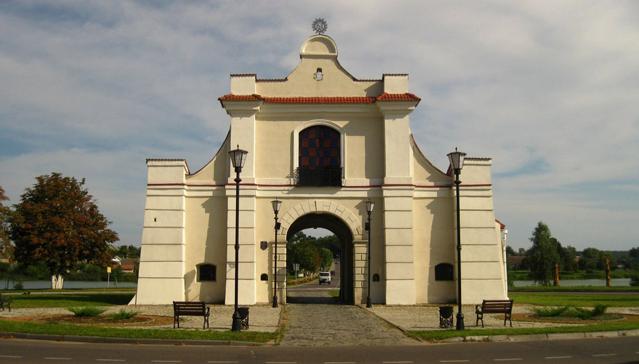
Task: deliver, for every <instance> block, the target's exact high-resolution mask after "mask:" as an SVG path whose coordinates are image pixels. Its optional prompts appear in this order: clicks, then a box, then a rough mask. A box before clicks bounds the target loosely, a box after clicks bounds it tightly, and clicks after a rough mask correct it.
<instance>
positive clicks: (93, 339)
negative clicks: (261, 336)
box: [0, 332, 272, 346]
mask: <svg viewBox="0 0 639 364" xmlns="http://www.w3.org/2000/svg"><path fill="white" fill-rule="evenodd" d="M0 338H2V339H27V340H49V341H68V342H84V343H108V344H145V345H198V346H211V345H226V346H269V345H272V344H270V343H257V342H252V341H232V340H174V339H135V338H123V337H99V336H79V335H45V334H28V333H21V332H2V333H0Z"/></svg>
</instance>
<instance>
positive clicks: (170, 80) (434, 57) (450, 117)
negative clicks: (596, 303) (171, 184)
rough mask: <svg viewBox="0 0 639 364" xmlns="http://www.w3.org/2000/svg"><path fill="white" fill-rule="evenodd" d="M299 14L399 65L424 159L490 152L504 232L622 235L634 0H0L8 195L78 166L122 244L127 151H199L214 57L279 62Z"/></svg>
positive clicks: (635, 106)
mask: <svg viewBox="0 0 639 364" xmlns="http://www.w3.org/2000/svg"><path fill="white" fill-rule="evenodd" d="M318 17H323V18H325V19H326V20H327V22H328V31H327V32H326V34H327V35H329V36H331V37H332V38H333V39H334V40H335V41H336V43H337V46H338V51H339V61H340V63H341V64H342V65H343V66H344V68H346V69H347V70H348V71H349V72H350V73H352V74H353V75H354V76H355V77H357V78H380V77H381V75H382V74H383V73H409V74H410V76H409V77H410V85H409V87H410V90H411V92H413V93H415V94H416V95H418V96H420V97H421V98H422V101H421V103H420V104H419V106H418V108H417V110H416V111H415V112H413V114H412V115H411V128H412V130H413V133H414V136H415V138H416V140H417V142H418V144H419V145H420V147H421V149H422V151H423V152H424V153H425V154H426V156H427V157H428V158H429V159H430V160H431V161H433V163H434V164H435V165H436V166H438V167H439V168H440V169H446V167H447V165H448V164H447V163H448V162H447V159H446V154H447V153H449V152H450V151H452V150H453V149H454V147H459V149H460V150H462V151H464V152H466V153H468V155H469V156H474V157H492V158H493V190H494V203H495V213H496V216H497V218H499V219H500V220H501V221H502V222H504V223H505V224H506V225H507V226H508V231H509V244H510V245H512V246H513V247H514V248H520V247H524V248H527V247H529V246H530V241H529V237H530V235H531V233H532V230H533V229H534V227H535V226H536V224H537V222H539V221H543V222H545V223H546V224H548V225H549V227H550V229H551V232H552V234H553V236H555V237H556V238H557V239H559V241H560V242H562V244H564V245H572V246H575V247H577V248H578V249H583V248H585V247H597V248H600V249H606V250H625V249H629V248H631V247H636V246H639V234H638V233H637V231H638V230H637V226H638V225H639V224H638V223H639V71H638V70H639V2H637V1H587V0H580V1H554V0H553V1H550V0H549V1H540V0H537V1H449V0H446V1H443V0H442V1H387V0H386V1H348V2H344V1H255V2H248V1H215V2H200V1H80V0H78V1H75V0H55V1H53V0H51V1H30V0H21V1H7V0H3V1H2V2H0V85H1V86H0V186H2V187H4V188H5V190H6V191H7V194H8V196H9V197H10V198H11V201H10V203H17V202H18V201H19V198H20V195H21V194H22V193H23V192H24V189H25V188H26V187H29V186H32V185H33V183H34V182H35V179H34V178H35V176H38V175H42V174H49V173H51V172H61V173H63V174H64V175H68V176H75V177H77V178H79V179H81V178H86V186H87V188H88V189H89V192H90V193H91V194H92V195H93V196H94V197H95V199H96V200H97V203H98V206H99V208H100V210H101V211H102V213H103V214H104V215H105V216H106V217H107V218H108V219H109V220H111V221H112V228H113V229H114V230H116V231H117V232H118V233H119V235H120V239H121V244H136V245H137V244H139V241H140V237H141V233H142V222H143V214H144V198H145V188H146V166H145V159H146V158H151V157H153V158H157V157H165V158H185V159H187V160H188V163H189V166H190V167H191V169H192V170H197V169H199V168H200V167H201V166H202V165H203V164H205V163H206V162H207V161H208V160H209V159H210V157H211V156H212V155H213V154H214V153H215V152H216V151H217V149H218V147H219V145H220V144H221V143H222V141H223V139H224V137H225V135H226V133H227V130H228V127H229V117H228V116H227V115H226V113H225V112H224V110H223V109H222V108H221V106H220V105H219V102H218V101H217V97H219V96H221V95H224V94H226V93H228V92H229V74H231V73H257V74H258V76H259V77H263V78H269V77H284V76H286V75H287V74H288V73H289V72H290V71H291V70H292V69H293V68H294V67H295V66H296V64H297V63H298V61H299V47H300V45H301V44H302V42H303V41H304V40H305V39H306V38H307V37H308V36H310V35H312V34H313V32H312V30H311V23H312V21H313V20H314V19H315V18H318ZM461 179H462V181H463V171H462V176H461Z"/></svg>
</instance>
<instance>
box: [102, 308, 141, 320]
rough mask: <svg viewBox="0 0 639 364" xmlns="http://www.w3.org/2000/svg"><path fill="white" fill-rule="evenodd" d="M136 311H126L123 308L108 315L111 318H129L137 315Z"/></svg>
mask: <svg viewBox="0 0 639 364" xmlns="http://www.w3.org/2000/svg"><path fill="white" fill-rule="evenodd" d="M137 314H138V313H137V311H127V310H125V309H120V311H118V312H116V313H112V314H111V315H109V317H110V318H111V320H130V319H132V318H134V317H135V316H137Z"/></svg>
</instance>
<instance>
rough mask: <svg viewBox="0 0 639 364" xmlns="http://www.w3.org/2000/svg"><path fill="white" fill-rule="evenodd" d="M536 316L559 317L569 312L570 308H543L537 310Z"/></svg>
mask: <svg viewBox="0 0 639 364" xmlns="http://www.w3.org/2000/svg"><path fill="white" fill-rule="evenodd" d="M534 310H535V314H536V315H537V316H539V317H557V316H560V315H561V314H563V313H564V312H566V310H568V306H563V307H542V308H535V309H534Z"/></svg>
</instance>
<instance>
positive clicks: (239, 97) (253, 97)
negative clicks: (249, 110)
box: [218, 94, 262, 101]
mask: <svg viewBox="0 0 639 364" xmlns="http://www.w3.org/2000/svg"><path fill="white" fill-rule="evenodd" d="M218 100H220V101H260V100H262V97H261V96H260V95H256V94H253V95H233V94H228V95H224V96H222V97H220V98H219V99H218Z"/></svg>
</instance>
